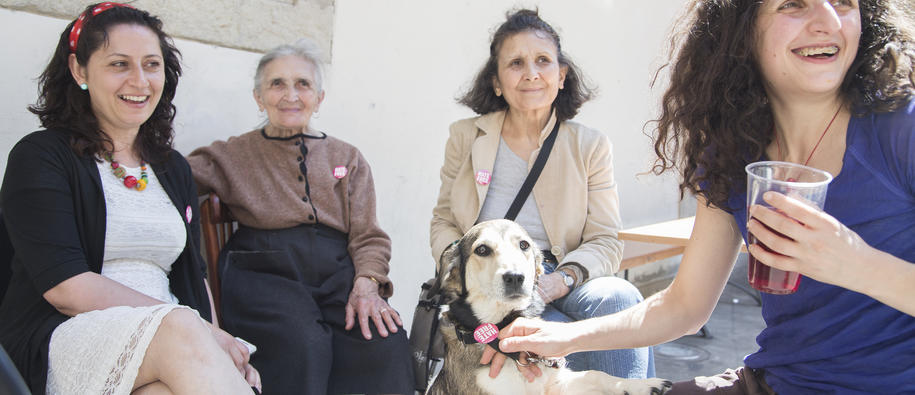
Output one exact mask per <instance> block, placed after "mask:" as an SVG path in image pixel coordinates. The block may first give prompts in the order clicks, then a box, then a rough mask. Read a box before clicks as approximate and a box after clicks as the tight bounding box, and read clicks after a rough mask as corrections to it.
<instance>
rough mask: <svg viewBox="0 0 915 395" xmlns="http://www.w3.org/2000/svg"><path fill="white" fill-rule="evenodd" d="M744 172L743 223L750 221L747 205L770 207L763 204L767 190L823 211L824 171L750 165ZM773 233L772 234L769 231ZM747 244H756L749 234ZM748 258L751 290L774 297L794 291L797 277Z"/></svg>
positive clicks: (781, 164)
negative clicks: (745, 174) (744, 198)
mask: <svg viewBox="0 0 915 395" xmlns="http://www.w3.org/2000/svg"><path fill="white" fill-rule="evenodd" d="M746 171H747V222H749V221H750V206H752V205H754V204H758V205H761V206H765V207H771V206H769V204H768V203H766V202H765V201H763V194H764V193H766V192H767V191H774V192H778V193H781V194H783V195H786V196H789V197H792V198H794V199H797V200H800V201H801V202H804V203H806V204H807V205H809V206H811V207H815V208H817V209H819V210H823V203H825V202H826V189H827V186H828V185H829V182H830V181H832V175H831V174H829V173H827V172H825V171H822V170H819V169H814V168H812V167H807V166H803V165H799V164H796V163H790V162H777V161H766V162H754V163H750V164H749V165H747V167H746ZM763 226H765V225H763ZM770 230H771V229H770ZM773 232H775V231H774V230H773ZM775 233H777V234H780V233H778V232H775ZM747 241H748V242H749V244H753V243H757V240H756V237H754V236H753V235H752V234H749V233H748V234H747ZM758 244H759V246H760V247H762V248H764V249H766V250H767V251H771V250H769V249H768V247H766V246H765V244H762V243H758ZM749 258H750V259H749V262H750V266H749V270H748V271H747V280H749V281H750V285H751V286H753V288H755V289H758V290H760V291H762V292H768V293H771V294H778V295H785V294H790V293H794V292H795V291H797V287H798V285H799V284H800V281H801V275H800V274H798V273H797V272H786V271H784V270H778V269H775V268H772V267H769V266H767V265H766V264H764V263H762V262H759V261H758V260H756V258H754V257H753V255H752V254H750V257H749Z"/></svg>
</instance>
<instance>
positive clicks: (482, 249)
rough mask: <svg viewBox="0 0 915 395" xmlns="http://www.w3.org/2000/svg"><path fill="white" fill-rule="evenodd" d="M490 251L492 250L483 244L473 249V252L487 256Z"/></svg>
mask: <svg viewBox="0 0 915 395" xmlns="http://www.w3.org/2000/svg"><path fill="white" fill-rule="evenodd" d="M491 252H492V249H490V248H489V247H488V246H485V245H481V246H479V247H477V248H476V249H474V250H473V253H474V254H477V255H479V256H489V254H490V253H491Z"/></svg>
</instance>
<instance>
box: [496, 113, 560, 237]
mask: <svg viewBox="0 0 915 395" xmlns="http://www.w3.org/2000/svg"><path fill="white" fill-rule="evenodd" d="M557 134H559V119H558V118H557V119H556V124H555V125H553V131H552V132H550V135H549V136H547V138H546V140H543V146H542V147H540V153H539V154H537V160H536V161H535V162H534V167H532V168H531V171H530V173H527V178H525V179H524V184H522V185H521V190H519V191H518V195H517V196H515V201H513V202H512V205H511V207H509V208H508V213H506V214H505V219H508V220H512V221H514V220H515V217H517V216H518V212H520V211H521V206H524V202H525V201H526V200H527V197H528V195H530V194H531V191H532V190H533V189H534V184H536V183H537V179H538V178H540V172H542V171H543V166H544V165H545V164H546V160H547V158H549V157H550V151H552V150H553V143H555V142H556V135H557Z"/></svg>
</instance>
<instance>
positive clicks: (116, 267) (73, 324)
mask: <svg viewBox="0 0 915 395" xmlns="http://www.w3.org/2000/svg"><path fill="white" fill-rule="evenodd" d="M180 74H181V66H180V64H179V53H178V50H177V49H175V47H174V46H173V45H172V43H171V39H170V38H169V37H168V36H167V35H166V34H165V33H164V32H163V31H162V22H161V21H160V20H159V19H158V18H156V17H154V16H152V15H150V14H148V13H147V12H145V11H141V10H137V9H134V8H132V7H130V6H126V5H123V4H117V3H100V4H94V5H90V6H89V7H87V8H86V10H85V11H84V12H83V13H82V14H81V15H80V16H79V18H78V19H77V20H75V21H73V22H72V23H70V24H69V25H68V26H67V27H66V29H64V31H63V33H62V34H61V35H60V41H59V42H58V44H57V48H56V50H55V52H54V54H53V55H52V57H51V61H50V63H48V66H47V68H46V69H45V71H44V73H42V75H41V78H40V80H39V85H40V91H39V92H40V93H39V98H38V103H37V104H36V105H34V106H32V107H30V108H29V109H30V110H31V111H32V112H33V113H35V114H36V115H38V117H39V119H40V120H41V125H42V126H43V127H45V128H46V130H41V131H38V132H35V133H32V134H29V135H28V136H26V137H24V138H23V139H22V140H21V141H19V143H18V144H16V146H15V147H14V148H13V149H12V151H11V152H10V156H9V161H8V162H7V167H6V175H5V177H4V179H3V188H2V191H0V206H2V209H3V219H4V220H5V225H6V227H7V230H8V231H9V235H10V239H11V240H10V242H11V244H12V247H13V250H14V255H13V257H12V261H11V263H10V265H11V267H12V279H11V281H10V283H9V289H8V290H7V292H6V296H5V297H4V299H3V302H2V305H0V343H2V344H3V347H4V348H5V349H6V350H7V351H9V354H10V357H12V359H13V361H14V362H15V364H16V367H17V368H18V369H19V371H20V372H21V373H22V375H23V376H24V377H25V379H26V380H27V381H28V384H29V387H30V389H31V391H32V392H33V393H37V394H44V393H48V394H102V393H105V394H130V393H185V394H187V393H210V394H243V393H248V394H250V393H251V387H250V386H251V385H253V386H258V385H259V384H258V377H257V371H256V370H254V369H253V368H252V367H251V366H250V365H249V364H248V363H247V357H248V351H247V349H246V348H245V347H244V346H243V345H242V343H241V342H239V341H237V340H236V339H235V338H233V337H232V336H230V335H229V334H227V333H226V332H224V331H222V330H220V329H218V328H216V327H214V326H212V325H210V324H209V323H207V322H205V321H204V320H202V319H201V317H202V318H204V319H210V317H211V310H210V303H209V297H208V289H207V287H206V283H205V282H204V276H203V267H204V266H203V263H202V260H201V259H200V253H199V250H198V247H197V243H198V240H199V234H200V233H199V230H200V228H199V222H198V221H197V218H198V215H197V194H196V187H195V186H194V181H193V178H192V176H191V170H190V168H189V167H188V165H187V163H186V162H185V160H184V158H183V157H182V156H181V155H180V154H179V153H178V152H176V151H174V150H173V149H172V148H171V141H172V136H173V134H174V133H173V130H172V122H171V121H172V118H173V117H174V114H175V107H174V105H173V104H172V99H173V98H174V96H175V90H176V88H177V84H178V76H179V75H180ZM4 264H6V262H4ZM4 286H5V284H4ZM0 294H2V292H0ZM192 309H196V311H195V310H192ZM198 312H199V315H198ZM233 362H234V364H233ZM233 365H234V366H233ZM239 372H241V373H242V374H245V375H247V379H248V383H246V382H245V380H244V379H245V377H243V376H242V374H239ZM0 392H3V391H0Z"/></svg>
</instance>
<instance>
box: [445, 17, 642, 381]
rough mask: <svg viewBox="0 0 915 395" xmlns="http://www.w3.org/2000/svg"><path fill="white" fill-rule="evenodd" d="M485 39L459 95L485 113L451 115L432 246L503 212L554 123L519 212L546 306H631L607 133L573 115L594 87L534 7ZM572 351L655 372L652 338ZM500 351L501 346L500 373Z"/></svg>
mask: <svg viewBox="0 0 915 395" xmlns="http://www.w3.org/2000/svg"><path fill="white" fill-rule="evenodd" d="M489 48H490V50H489V59H488V60H487V61H486V64H485V65H484V67H483V69H482V70H481V71H480V73H479V74H478V75H477V77H476V79H475V81H474V84H473V87H472V88H471V90H470V91H469V92H467V94H466V95H465V96H464V97H463V98H462V99H461V103H462V104H465V105H467V106H468V107H470V108H471V109H473V111H475V112H476V113H478V114H481V116H478V117H475V118H470V119H465V120H462V121H458V122H455V123H454V124H452V125H451V136H450V138H449V139H448V143H447V147H446V150H445V163H444V165H443V166H442V169H441V180H442V185H441V190H440V191H439V196H438V205H437V206H436V207H435V209H434V211H433V218H432V225H431V244H432V255H433V256H434V257H435V259H436V260H438V259H439V257H440V256H441V255H442V254H443V252H444V251H445V249H446V248H447V247H449V246H450V245H452V242H453V241H454V240H457V239H459V238H460V237H461V235H463V234H464V232H466V231H467V230H468V229H470V227H471V226H473V225H474V224H475V223H478V222H481V221H485V220H490V219H495V218H503V217H505V215H506V212H507V211H508V209H509V206H510V205H511V203H512V201H513V199H514V198H515V196H516V195H517V193H518V191H519V190H520V189H521V185H522V183H523V182H524V180H525V177H526V175H527V173H528V169H529V168H530V167H531V166H532V164H533V163H534V161H535V159H536V158H537V154H538V153H539V151H540V149H541V145H542V144H543V142H544V140H545V139H547V136H548V135H550V134H551V133H552V131H553V130H554V128H555V129H556V130H558V132H557V134H556V137H555V143H554V144H555V145H554V146H553V148H552V151H551V152H550V156H549V158H548V159H547V162H546V165H545V166H544V168H543V172H542V174H541V175H540V177H539V179H538V180H537V182H536V184H535V186H534V187H533V193H532V194H531V195H529V196H528V197H527V200H526V201H525V202H524V204H523V206H522V207H521V209H520V212H519V213H518V215H517V217H516V219H515V220H516V221H517V222H518V223H519V224H521V226H522V227H524V229H525V230H527V232H528V233H529V234H530V235H531V237H532V238H533V239H534V240H535V241H536V242H537V244H538V245H539V246H540V248H542V249H543V253H544V255H545V257H546V258H545V262H544V266H545V269H546V270H545V272H546V273H547V274H546V275H544V276H542V277H541V278H540V279H539V280H538V281H539V283H538V286H539V288H540V291H541V296H542V297H543V299H544V300H545V301H546V302H547V303H549V305H548V306H547V308H546V311H545V312H544V314H543V316H544V318H546V319H548V320H555V321H577V320H582V319H585V318H589V317H593V316H600V315H606V314H611V313H614V312H617V311H620V310H623V309H625V308H627V307H629V306H632V305H635V304H636V303H638V302H639V301H640V300H641V295H640V294H639V292H638V290H637V289H636V288H635V287H634V286H633V285H632V284H630V283H629V282H627V281H626V280H623V279H621V278H617V277H613V276H611V275H612V274H613V273H614V272H616V271H617V269H618V268H619V264H620V258H621V255H622V250H623V245H622V242H620V240H619V239H617V231H618V230H619V229H620V215H619V197H618V195H617V190H616V181H615V180H614V177H613V165H612V161H611V155H610V142H609V140H608V139H607V137H606V136H605V135H603V134H602V133H600V132H598V131H596V130H593V129H589V128H587V127H585V126H583V125H580V124H577V123H574V122H571V121H570V119H571V118H572V117H573V116H575V114H576V113H577V112H578V108H579V107H580V106H581V105H582V104H583V103H584V102H585V101H587V100H588V99H589V98H590V92H589V90H588V89H587V88H586V87H585V86H584V84H583V83H582V79H581V75H580V72H579V71H578V69H577V68H576V66H575V65H574V64H573V63H572V62H571V60H569V58H568V57H567V56H566V55H565V53H563V52H562V49H561V47H560V44H559V35H558V34H557V33H556V31H555V30H553V28H552V27H551V26H550V25H549V24H547V23H546V22H544V21H543V20H542V19H540V17H539V16H538V14H537V12H536V11H530V10H520V11H517V12H515V13H513V14H510V15H508V20H507V21H506V22H505V23H503V24H502V25H501V26H500V27H499V29H498V30H497V31H496V33H495V35H494V36H493V39H492V43H491V44H490V47H489ZM491 353H492V351H489V354H487V355H492V354H491ZM568 360H569V364H570V367H571V368H573V369H576V370H583V369H592V370H602V371H605V372H607V373H609V374H611V375H614V376H620V377H630V378H640V377H641V378H644V377H646V376H653V375H654V367H653V359H652V356H651V350H650V349H649V348H641V349H632V350H617V351H610V352H606V351H604V352H594V353H582V354H578V355H571V356H569V358H568ZM503 361H504V357H503V356H502V355H501V354H498V356H497V359H496V360H495V362H494V363H493V367H492V369H491V374H492V375H493V377H495V375H496V374H497V373H498V371H499V369H500V368H501V366H502V363H503ZM525 373H526V374H528V375H530V374H535V373H534V372H525ZM528 377H529V378H532V377H531V376H528Z"/></svg>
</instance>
